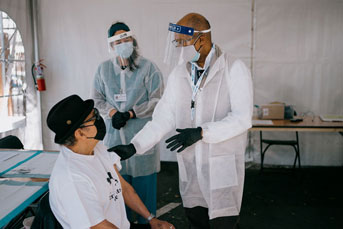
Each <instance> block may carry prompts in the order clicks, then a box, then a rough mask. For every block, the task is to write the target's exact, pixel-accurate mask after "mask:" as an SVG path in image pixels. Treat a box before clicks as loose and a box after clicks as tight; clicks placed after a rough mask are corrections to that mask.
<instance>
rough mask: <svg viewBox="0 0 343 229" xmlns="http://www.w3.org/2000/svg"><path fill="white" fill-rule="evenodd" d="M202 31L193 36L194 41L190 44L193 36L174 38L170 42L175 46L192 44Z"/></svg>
mask: <svg viewBox="0 0 343 229" xmlns="http://www.w3.org/2000/svg"><path fill="white" fill-rule="evenodd" d="M201 35H202V33H199V34H198V36H196V37H195V41H194V42H193V44H190V42H191V41H192V40H193V38H194V36H193V37H190V38H184V39H182V38H179V39H175V40H173V41H172V44H173V45H174V46H175V47H183V46H188V45H194V44H195V43H196V42H197V40H198V39H199V37H201Z"/></svg>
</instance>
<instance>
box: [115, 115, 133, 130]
mask: <svg viewBox="0 0 343 229" xmlns="http://www.w3.org/2000/svg"><path fill="white" fill-rule="evenodd" d="M129 119H130V113H129V112H128V111H127V112H120V111H117V112H116V113H115V114H114V115H113V116H112V126H113V128H115V129H117V130H119V129H120V128H122V127H123V126H125V125H126V122H127V120H129Z"/></svg>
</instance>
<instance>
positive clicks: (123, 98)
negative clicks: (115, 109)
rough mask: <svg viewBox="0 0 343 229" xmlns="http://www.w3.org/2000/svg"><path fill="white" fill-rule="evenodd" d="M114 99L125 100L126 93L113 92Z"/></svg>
mask: <svg viewBox="0 0 343 229" xmlns="http://www.w3.org/2000/svg"><path fill="white" fill-rule="evenodd" d="M114 101H116V102H126V94H114Z"/></svg>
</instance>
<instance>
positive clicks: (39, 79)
mask: <svg viewBox="0 0 343 229" xmlns="http://www.w3.org/2000/svg"><path fill="white" fill-rule="evenodd" d="M42 61H43V60H39V62H38V63H34V64H33V65H32V68H31V72H32V77H33V81H34V82H35V85H36V89H37V90H38V91H45V90H46V88H45V80H44V76H43V69H44V68H46V66H45V65H44V64H42Z"/></svg>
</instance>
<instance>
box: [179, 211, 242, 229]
mask: <svg viewBox="0 0 343 229" xmlns="http://www.w3.org/2000/svg"><path fill="white" fill-rule="evenodd" d="M184 209H185V212H186V216H187V218H188V220H189V223H190V227H189V228H190V229H238V228H239V226H238V221H239V216H226V217H218V218H214V219H211V220H210V219H209V217H208V209H207V208H204V207H194V208H184Z"/></svg>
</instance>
